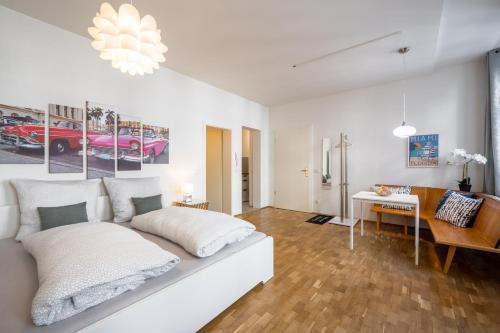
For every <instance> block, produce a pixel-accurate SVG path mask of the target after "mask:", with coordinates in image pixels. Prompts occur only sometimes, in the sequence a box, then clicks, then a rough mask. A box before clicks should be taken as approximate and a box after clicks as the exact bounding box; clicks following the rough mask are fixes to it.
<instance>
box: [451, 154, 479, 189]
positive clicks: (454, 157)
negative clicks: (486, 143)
mask: <svg viewBox="0 0 500 333" xmlns="http://www.w3.org/2000/svg"><path fill="white" fill-rule="evenodd" d="M487 161H488V160H487V159H486V157H484V156H483V155H481V154H468V153H467V152H466V151H465V149H460V148H457V149H455V150H453V151H452V152H451V154H450V158H449V159H448V164H450V165H461V166H462V179H461V180H458V188H459V189H460V191H465V192H470V189H471V187H472V185H471V183H470V177H469V164H470V163H474V164H482V165H484V164H486V162H487Z"/></svg>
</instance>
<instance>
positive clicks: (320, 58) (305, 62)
mask: <svg viewBox="0 0 500 333" xmlns="http://www.w3.org/2000/svg"><path fill="white" fill-rule="evenodd" d="M401 33H402V32H401V31H395V32H392V33H390V34H387V35H383V36H379V37H376V38H373V39H370V40H367V41H364V42H362V43H358V44H354V45H351V46H349V47H346V48H343V49H340V50H336V51H333V52H330V53H327V54H324V55H322V56H319V57H316V58H313V59H309V60H306V61H303V62H299V63H296V64H295V65H293V66H292V68H297V67H300V66H303V65H307V64H310V63H312V62H316V61H319V60H322V59H325V58H328V57H331V56H334V55H337V54H339V53H343V52H346V51H350V50H352V49H355V48H358V47H361V46H365V45H368V44H371V43H375V42H378V41H381V40H383V39H387V38H390V37H393V36H397V35H400V34H401Z"/></svg>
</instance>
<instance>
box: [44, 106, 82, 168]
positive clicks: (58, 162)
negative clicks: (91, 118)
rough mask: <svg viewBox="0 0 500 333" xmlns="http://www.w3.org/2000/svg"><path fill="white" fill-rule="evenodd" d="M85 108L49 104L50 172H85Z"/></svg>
mask: <svg viewBox="0 0 500 333" xmlns="http://www.w3.org/2000/svg"><path fill="white" fill-rule="evenodd" d="M83 114H84V112H83V109H81V108H76V107H71V106H66V105H59V104H49V143H48V145H49V173H82V172H83V153H82V148H83Z"/></svg>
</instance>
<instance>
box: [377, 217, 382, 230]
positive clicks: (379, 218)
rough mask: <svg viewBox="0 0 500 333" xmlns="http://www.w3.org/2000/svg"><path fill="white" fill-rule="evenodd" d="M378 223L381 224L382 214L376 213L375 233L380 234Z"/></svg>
mask: <svg viewBox="0 0 500 333" xmlns="http://www.w3.org/2000/svg"><path fill="white" fill-rule="evenodd" d="M380 223H382V213H377V232H380Z"/></svg>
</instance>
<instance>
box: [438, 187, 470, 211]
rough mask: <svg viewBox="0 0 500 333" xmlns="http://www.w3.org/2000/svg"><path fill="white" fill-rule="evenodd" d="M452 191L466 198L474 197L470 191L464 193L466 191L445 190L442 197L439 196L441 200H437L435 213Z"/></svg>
mask: <svg viewBox="0 0 500 333" xmlns="http://www.w3.org/2000/svg"><path fill="white" fill-rule="evenodd" d="M452 193H456V194H459V195H461V196H464V197H466V198H474V194H472V193H470V194H466V193H460V192H455V191H452V190H447V191H446V193H445V194H444V195H443V197H442V198H441V200H439V203H438V205H437V207H436V211H435V213H437V212H438V210H439V208H441V207H442V206H443V205H444V203H445V202H446V200H448V197H449V196H450V195H451V194H452Z"/></svg>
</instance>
